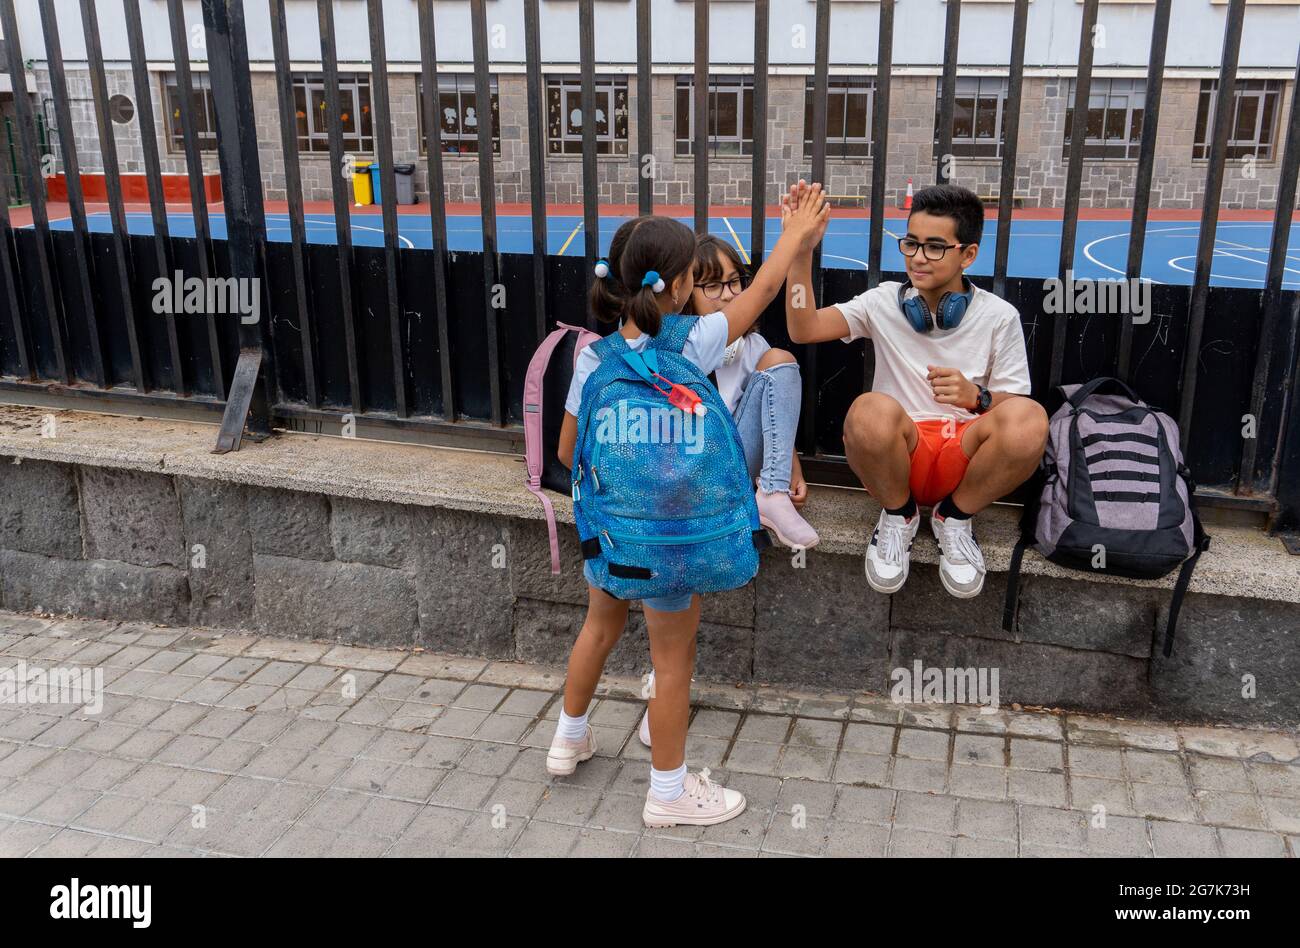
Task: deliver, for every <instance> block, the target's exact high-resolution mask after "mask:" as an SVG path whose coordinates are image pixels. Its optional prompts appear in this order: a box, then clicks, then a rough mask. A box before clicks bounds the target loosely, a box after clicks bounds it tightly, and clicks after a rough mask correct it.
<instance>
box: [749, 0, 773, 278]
mask: <svg viewBox="0 0 1300 948" xmlns="http://www.w3.org/2000/svg"><path fill="white" fill-rule="evenodd" d="M770 32H771V11H770V9H769V0H754V164H753V169H752V171H751V172H750V199H749V204H750V208H749V261H750V264H751V266H752V267H753V269H754V270H757V269H758V268H759V267H761V266H762V265H763V258H764V257H765V256H767V239H766V238H767V47H768V41H769V33H770Z"/></svg>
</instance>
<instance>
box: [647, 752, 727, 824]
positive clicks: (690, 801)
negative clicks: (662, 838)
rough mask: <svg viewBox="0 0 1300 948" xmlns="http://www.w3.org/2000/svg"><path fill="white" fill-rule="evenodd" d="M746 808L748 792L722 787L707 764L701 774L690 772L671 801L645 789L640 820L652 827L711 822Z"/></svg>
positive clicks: (721, 821)
mask: <svg viewBox="0 0 1300 948" xmlns="http://www.w3.org/2000/svg"><path fill="white" fill-rule="evenodd" d="M744 812H745V795H744V794H743V793H740V792H739V791H737V790H728V789H727V788H726V787H720V786H718V785H717V784H716V783H714V782H713V781H712V780H710V779H709V769H708V768H707V767H706V768H704V769H703V770H702V771H700V772H699V773H698V774H687V775H686V781H685V784H684V789H683V792H682V795H681V796H680V797H678V798H677V799H676V800H674V801H673V802H672V803H664V802H663V801H662V800H656V799H655V798H654V797H652V796H651V795H650V794H649V793H646V798H645V809H644V810H642V811H641V820H642V822H644V823H645V825H646V826H648V827H650V828H651V829H662V828H664V827H668V826H712V825H713V824H715V823H725V822H726V821H727V820H732V819H735V818H736V817H738V816H740V814H742V813H744Z"/></svg>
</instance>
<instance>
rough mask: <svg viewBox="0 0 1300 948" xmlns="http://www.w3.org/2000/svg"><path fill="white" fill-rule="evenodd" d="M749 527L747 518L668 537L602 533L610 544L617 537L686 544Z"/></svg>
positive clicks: (639, 541)
mask: <svg viewBox="0 0 1300 948" xmlns="http://www.w3.org/2000/svg"><path fill="white" fill-rule="evenodd" d="M748 527H749V521H748V520H746V521H745V523H733V524H732V525H730V526H727V527H717V528H716V529H713V530H708V531H706V532H704V533H685V534H676V535H673V536H666V537H665V536H659V537H650V536H637V535H635V534H630V533H615V534H610V532H609V531H608V530H602V531H601V533H603V534H604V535H605V539H607V540H609V541H610V546H613V545H614V540H615V539H617V540H621V541H623V542H624V543H636V544H645V545H649V546H684V545H686V544H690V543H707V542H708V541H709V540H717V539H718V538H720V537H725V536H727V535H728V534H732V533H738V532H739V531H740V530H742V529H747V528H748Z"/></svg>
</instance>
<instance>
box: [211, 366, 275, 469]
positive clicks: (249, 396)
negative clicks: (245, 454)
mask: <svg viewBox="0 0 1300 948" xmlns="http://www.w3.org/2000/svg"><path fill="white" fill-rule="evenodd" d="M261 368H262V353H261V350H259V349H242V350H240V353H239V361H238V362H236V363H235V376H234V378H233V379H231V382H230V397H229V398H228V399H227V400H226V411H225V414H223V415H222V416H221V431H220V433H219V434H218V435H217V446H216V447H215V448H213V449H212V453H213V454H227V453H228V452H230V451H238V450H239V446H240V445H241V444H242V443H243V440H244V426H245V424H247V422H248V408H249V406H250V405H251V404H252V403H253V395H254V392H255V390H256V388H257V377H258V374H259V373H260V371H261ZM269 436H270V432H269V431H249V432H248V438H249V440H250V441H265V440H266V439H267V437H269Z"/></svg>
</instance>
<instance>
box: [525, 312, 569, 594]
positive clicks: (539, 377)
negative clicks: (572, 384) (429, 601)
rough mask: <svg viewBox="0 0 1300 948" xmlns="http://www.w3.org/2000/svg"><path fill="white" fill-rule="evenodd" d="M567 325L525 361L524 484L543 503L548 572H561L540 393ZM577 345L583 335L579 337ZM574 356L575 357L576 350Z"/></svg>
mask: <svg viewBox="0 0 1300 948" xmlns="http://www.w3.org/2000/svg"><path fill="white" fill-rule="evenodd" d="M569 329H570V327H568V326H564V327H562V328H560V329H556V330H555V331H554V332H552V333H550V334H548V335H547V337H546V338H545V339H543V340H542V344H541V345H540V346H538V347H537V351H536V352H534V353H533V357H532V358H531V359H530V360H529V361H528V372H527V374H526V375H525V376H524V463H525V465H526V467H527V476H526V478H525V480H524V486H526V487H527V488H528V489H529V490H530V491H531V492H532V493H533V494H534V495H536V497H537V499H538V500H540V501H541V502H542V509H543V511H545V514H546V533H547V537H548V539H549V540H550V545H551V573H552V574H558V573H559V572H560V539H559V536H558V534H557V532H556V526H555V507H554V506H553V505H552V504H551V498H549V497H547V496H546V493H545V492H544V491H543V490H542V448H543V445H542V441H543V440H544V438H543V437H542V392H543V390H544V387H545V386H544V385H543V381H544V379H545V376H546V367H547V366H548V365H549V364H550V361H551V357H552V356H553V355H554V354H555V349H556V347H557V346H558V345H559V344H560V342H561V340H563V339H564V337H565V336H566V335H568V333H569ZM578 342H579V344H580V345H581V343H582V338H581V336H579V339H578ZM574 358H575V359H576V358H577V353H576V349H575V354H574Z"/></svg>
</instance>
